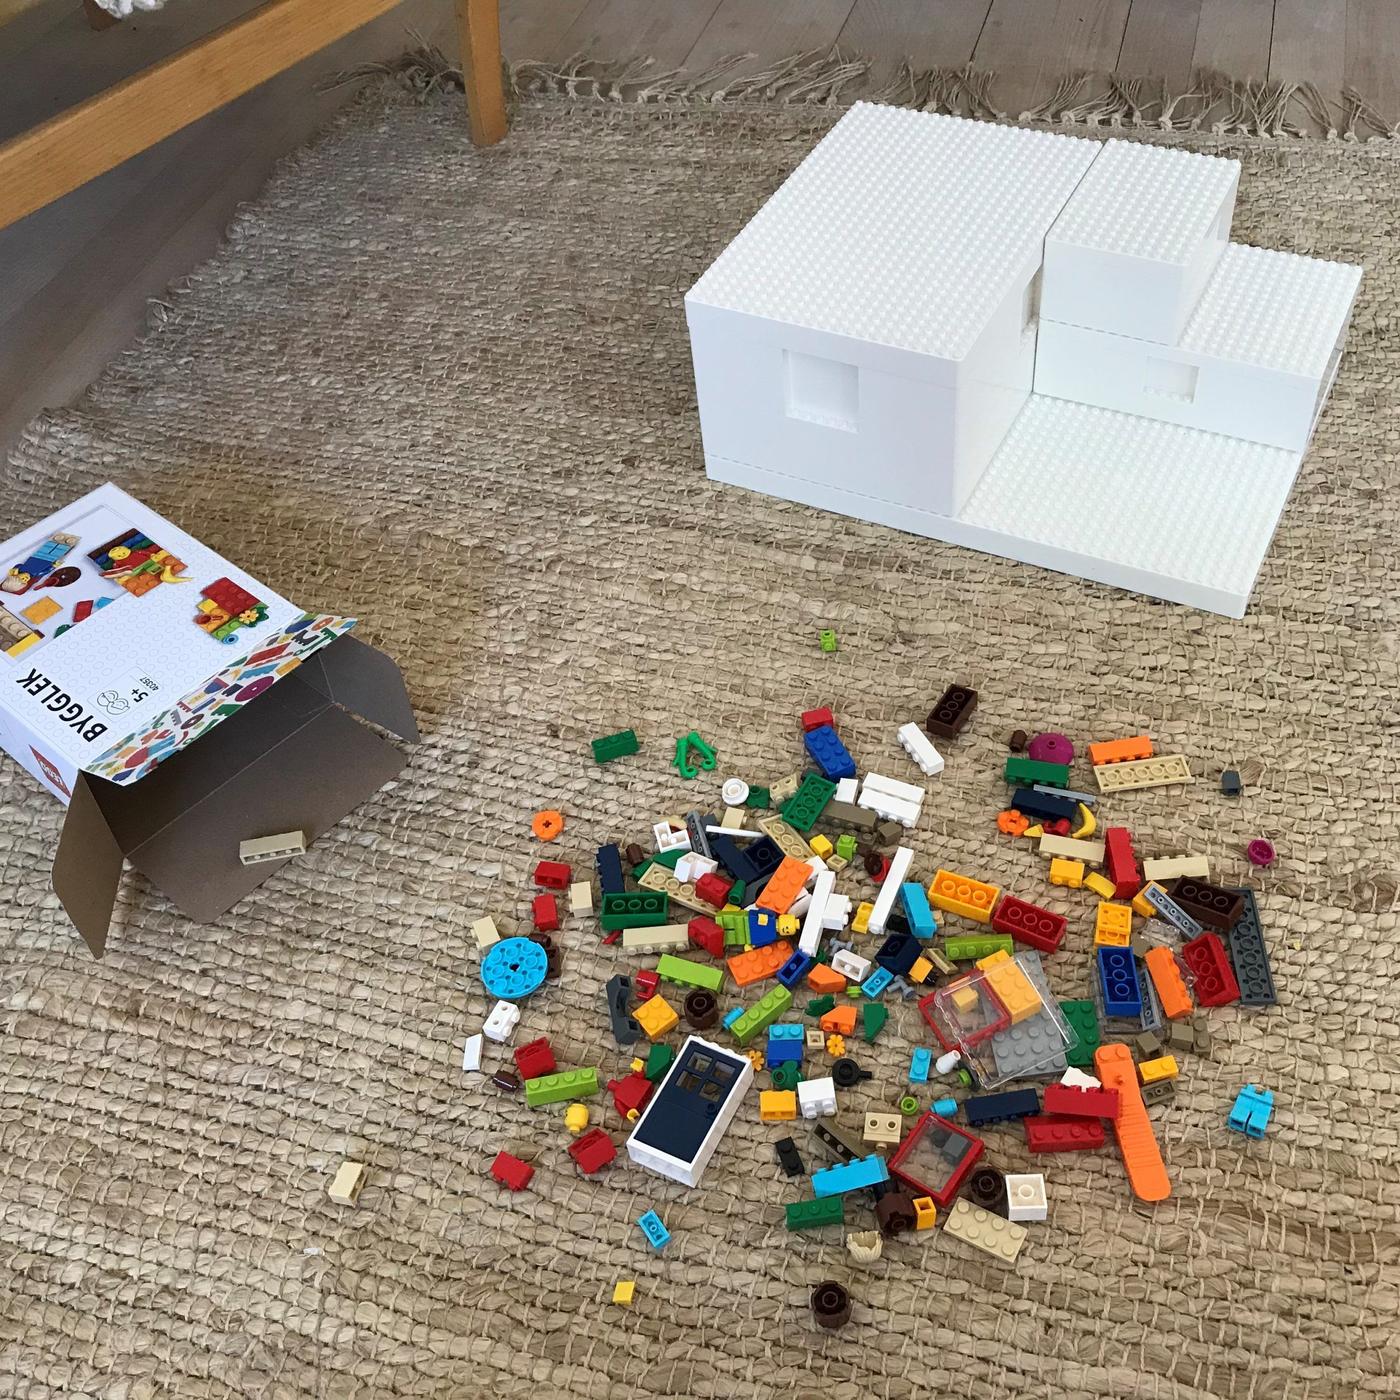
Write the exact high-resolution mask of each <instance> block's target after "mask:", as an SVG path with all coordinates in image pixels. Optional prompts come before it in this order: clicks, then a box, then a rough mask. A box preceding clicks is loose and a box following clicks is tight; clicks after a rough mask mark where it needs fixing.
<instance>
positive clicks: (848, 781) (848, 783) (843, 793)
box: [832, 778, 860, 802]
mask: <svg viewBox="0 0 1400 1400" xmlns="http://www.w3.org/2000/svg"><path fill="white" fill-rule="evenodd" d="M859 788H860V779H859V778H838V779H837V780H836V791H835V792H834V793H833V794H832V797H833V799H834V800H835V801H837V802H854V801H855V800H856V792H857V791H858V790H859Z"/></svg>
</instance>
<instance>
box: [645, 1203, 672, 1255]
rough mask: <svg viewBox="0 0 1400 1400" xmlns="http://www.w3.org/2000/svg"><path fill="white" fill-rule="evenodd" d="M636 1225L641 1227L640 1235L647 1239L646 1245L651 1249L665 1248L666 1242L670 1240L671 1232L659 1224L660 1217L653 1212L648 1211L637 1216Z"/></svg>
mask: <svg viewBox="0 0 1400 1400" xmlns="http://www.w3.org/2000/svg"><path fill="white" fill-rule="evenodd" d="M637 1224H638V1225H639V1226H640V1227H641V1231H642V1234H644V1235H645V1236H646V1237H647V1243H648V1244H649V1245H650V1246H651V1247H652V1248H653V1249H664V1248H665V1247H666V1242H667V1241H668V1240H669V1239H670V1238H671V1232H670V1231H669V1230H668V1229H667V1228H666V1227H665V1226H664V1225H663V1224H662V1223H661V1217H660V1216H659V1215H658V1214H657V1213H656V1212H655V1211H654V1210H649V1211H647V1213H646V1214H645V1215H640V1216H638V1217H637Z"/></svg>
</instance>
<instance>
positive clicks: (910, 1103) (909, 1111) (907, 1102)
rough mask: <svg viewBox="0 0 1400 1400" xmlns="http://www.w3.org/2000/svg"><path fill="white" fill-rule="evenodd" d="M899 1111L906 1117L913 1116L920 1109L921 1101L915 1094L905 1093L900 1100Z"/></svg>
mask: <svg viewBox="0 0 1400 1400" xmlns="http://www.w3.org/2000/svg"><path fill="white" fill-rule="evenodd" d="M899 1111H900V1112H901V1113H902V1114H903V1115H904V1116H905V1117H906V1118H911V1117H913V1115H914V1114H916V1113H917V1112H918V1111H919V1101H918V1099H916V1098H915V1097H914V1096H913V1094H905V1096H904V1097H903V1098H902V1099H900V1101H899Z"/></svg>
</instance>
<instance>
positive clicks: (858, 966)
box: [831, 948, 870, 982]
mask: <svg viewBox="0 0 1400 1400" xmlns="http://www.w3.org/2000/svg"><path fill="white" fill-rule="evenodd" d="M831 968H832V971H833V972H839V973H840V974H841V976H842V977H845V978H847V979H848V980H850V981H852V982H864V981H865V979H866V978H867V977H868V976H869V975H870V959H869V958H863V957H861V955H860V954H859V953H852V952H851V951H850V950H849V949H846V948H840V949H838V950H837V951H836V952H835V953H833V954H832V955H831Z"/></svg>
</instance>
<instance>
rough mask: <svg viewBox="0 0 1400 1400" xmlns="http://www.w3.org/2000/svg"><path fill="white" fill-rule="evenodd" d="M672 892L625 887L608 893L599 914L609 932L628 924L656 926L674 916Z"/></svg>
mask: <svg viewBox="0 0 1400 1400" xmlns="http://www.w3.org/2000/svg"><path fill="white" fill-rule="evenodd" d="M670 909H671V896H670V895H668V894H666V893H665V892H664V891H658V890H624V891H621V892H619V893H617V894H605V895H604V896H603V906H602V909H601V911H600V912H599V915H598V922H599V923H600V924H602V926H603V930H604V932H605V933H612V932H613V931H614V930H616V929H620V928H622V929H626V928H655V927H657V926H658V925H659V924H664V923H665V922H666V921H667V919H668V918H669V916H670Z"/></svg>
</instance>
